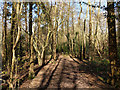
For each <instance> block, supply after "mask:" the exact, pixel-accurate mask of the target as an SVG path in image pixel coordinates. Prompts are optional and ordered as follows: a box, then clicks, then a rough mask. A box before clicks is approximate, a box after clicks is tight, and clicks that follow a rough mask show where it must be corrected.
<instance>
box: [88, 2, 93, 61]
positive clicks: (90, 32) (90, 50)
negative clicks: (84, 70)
mask: <svg viewBox="0 0 120 90" xmlns="http://www.w3.org/2000/svg"><path fill="white" fill-rule="evenodd" d="M89 4H90V1H89ZM91 20H92V16H91V6H89V54H88V57H89V61H91V59H92V22H91Z"/></svg>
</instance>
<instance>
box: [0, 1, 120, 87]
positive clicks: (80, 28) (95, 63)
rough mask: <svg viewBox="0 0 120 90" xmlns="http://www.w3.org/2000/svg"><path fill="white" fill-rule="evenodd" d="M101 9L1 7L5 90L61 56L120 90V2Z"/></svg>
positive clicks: (86, 4)
mask: <svg viewBox="0 0 120 90" xmlns="http://www.w3.org/2000/svg"><path fill="white" fill-rule="evenodd" d="M113 1H114V0H113ZM103 3H104V2H101V0H97V1H96V0H93V1H91V0H88V1H87V0H86V1H81V2H74V0H73V1H69V2H64V1H61V2H52V1H51V2H47V1H46V2H42V0H41V1H39V2H1V3H0V4H1V10H0V11H1V12H0V19H1V24H2V26H1V34H2V38H1V46H2V51H1V53H0V54H1V55H0V56H2V66H1V67H2V69H1V72H0V76H1V77H2V79H1V82H2V83H1V85H2V87H3V88H8V87H9V88H18V87H20V85H22V83H23V82H24V81H25V80H32V79H34V78H35V77H36V75H37V73H38V72H41V71H40V68H43V67H44V66H45V65H47V64H48V63H50V62H51V61H53V63H56V62H57V60H58V58H59V56H60V55H62V56H70V57H72V58H77V59H78V60H79V61H82V62H86V63H87V64H86V65H87V66H89V68H91V69H92V70H93V71H92V72H94V73H96V74H97V75H98V76H99V79H100V80H101V81H103V82H104V83H107V84H109V85H110V86H112V87H116V88H120V1H119V0H118V1H115V2H109V1H106V5H103ZM83 68H84V67H83ZM53 88H54V87H53Z"/></svg>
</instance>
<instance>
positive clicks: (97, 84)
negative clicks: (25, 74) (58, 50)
mask: <svg viewBox="0 0 120 90" xmlns="http://www.w3.org/2000/svg"><path fill="white" fill-rule="evenodd" d="M88 68H89V67H88V66H87V65H86V64H85V63H83V62H82V61H79V60H77V59H75V58H74V59H73V58H71V57H70V56H62V55H61V56H59V58H58V60H57V61H56V62H50V63H48V65H46V66H44V67H43V68H42V69H41V70H40V71H39V72H38V74H37V76H36V77H35V78H34V79H33V80H27V81H26V82H24V83H23V84H22V85H21V87H20V88H23V87H24V88H44V89H49V88H55V89H58V88H59V89H60V88H61V89H62V88H72V89H76V88H109V85H107V84H105V83H103V82H102V81H100V80H99V79H98V78H97V77H96V75H94V74H92V73H91V72H90V71H89V70H88Z"/></svg>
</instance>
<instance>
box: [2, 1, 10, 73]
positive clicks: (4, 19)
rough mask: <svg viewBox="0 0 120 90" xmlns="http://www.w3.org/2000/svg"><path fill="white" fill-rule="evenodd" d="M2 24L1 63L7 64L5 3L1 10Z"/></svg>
mask: <svg viewBox="0 0 120 90" xmlns="http://www.w3.org/2000/svg"><path fill="white" fill-rule="evenodd" d="M2 22H3V29H2V30H3V31H2V61H3V63H6V62H7V60H8V59H7V41H6V36H7V3H6V2H5V4H4V9H3V17H2ZM7 63H8V65H9V60H8V62H7ZM7 69H8V72H9V66H7Z"/></svg>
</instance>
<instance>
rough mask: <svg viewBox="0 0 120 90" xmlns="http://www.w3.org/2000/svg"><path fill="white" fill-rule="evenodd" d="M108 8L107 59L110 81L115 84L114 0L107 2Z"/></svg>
mask: <svg viewBox="0 0 120 90" xmlns="http://www.w3.org/2000/svg"><path fill="white" fill-rule="evenodd" d="M107 10H108V17H107V20H108V34H109V36H108V39H109V60H110V78H111V80H110V83H111V85H114V84H115V68H116V67H115V66H116V63H117V62H116V61H117V44H116V28H115V13H114V2H107Z"/></svg>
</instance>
